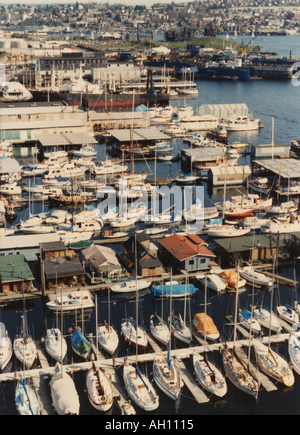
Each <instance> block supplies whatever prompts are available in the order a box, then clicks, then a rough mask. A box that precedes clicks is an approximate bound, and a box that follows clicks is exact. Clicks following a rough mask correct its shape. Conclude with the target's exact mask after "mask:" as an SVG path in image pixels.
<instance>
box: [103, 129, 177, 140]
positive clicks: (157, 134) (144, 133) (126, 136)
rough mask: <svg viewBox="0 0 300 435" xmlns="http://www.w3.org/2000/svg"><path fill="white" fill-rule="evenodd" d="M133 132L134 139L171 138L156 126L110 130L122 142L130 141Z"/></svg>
mask: <svg viewBox="0 0 300 435" xmlns="http://www.w3.org/2000/svg"><path fill="white" fill-rule="evenodd" d="M130 132H132V140H133V141H139V142H142V141H146V140H166V139H171V138H170V136H168V135H166V134H164V133H162V132H161V131H159V130H157V129H156V128H140V129H133V130H130V129H124V130H108V133H109V134H111V135H112V136H113V137H114V138H115V139H117V140H118V141H120V142H130V141H131V134H130Z"/></svg>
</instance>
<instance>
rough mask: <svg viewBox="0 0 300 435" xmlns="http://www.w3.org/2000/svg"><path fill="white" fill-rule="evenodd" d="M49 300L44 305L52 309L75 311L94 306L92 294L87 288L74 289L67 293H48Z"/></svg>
mask: <svg viewBox="0 0 300 435" xmlns="http://www.w3.org/2000/svg"><path fill="white" fill-rule="evenodd" d="M48 297H49V299H50V302H48V303H47V304H46V305H47V307H48V308H49V309H50V310H52V311H59V312H61V311H64V312H69V311H75V310H84V309H91V308H94V306H95V304H94V301H93V297H92V294H91V293H90V291H89V290H74V291H70V292H68V293H63V294H62V295H61V294H58V295H55V294H50V295H48Z"/></svg>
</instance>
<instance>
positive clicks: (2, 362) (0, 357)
mask: <svg viewBox="0 0 300 435" xmlns="http://www.w3.org/2000/svg"><path fill="white" fill-rule="evenodd" d="M12 354H13V348H12V343H11V339H10V338H9V336H8V332H7V330H6V328H5V325H4V323H0V370H4V369H5V367H6V366H7V364H8V363H9V361H10V359H11V357H12Z"/></svg>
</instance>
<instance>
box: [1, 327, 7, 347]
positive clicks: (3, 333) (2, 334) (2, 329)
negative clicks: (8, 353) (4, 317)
mask: <svg viewBox="0 0 300 435" xmlns="http://www.w3.org/2000/svg"><path fill="white" fill-rule="evenodd" d="M2 340H6V328H5V325H4V323H0V344H1V343H2Z"/></svg>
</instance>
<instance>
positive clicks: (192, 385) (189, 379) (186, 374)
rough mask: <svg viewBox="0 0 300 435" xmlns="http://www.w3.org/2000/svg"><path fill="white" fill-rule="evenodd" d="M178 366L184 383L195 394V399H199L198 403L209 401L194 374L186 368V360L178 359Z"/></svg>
mask: <svg viewBox="0 0 300 435" xmlns="http://www.w3.org/2000/svg"><path fill="white" fill-rule="evenodd" d="M176 366H177V367H178V368H179V370H180V371H181V375H182V380H183V382H184V384H185V385H186V387H187V388H188V389H189V390H190V392H191V393H192V395H193V397H194V399H195V400H196V401H197V403H207V402H209V398H208V397H207V396H206V394H204V392H203V391H202V390H201V388H200V387H199V385H198V384H197V382H196V380H195V378H194V376H193V375H192V374H191V372H190V371H189V370H188V369H187V368H186V366H185V364H184V362H183V361H178V360H177V361H176Z"/></svg>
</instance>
